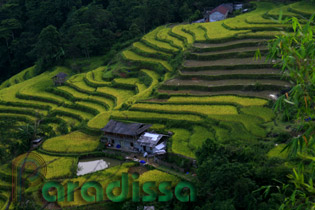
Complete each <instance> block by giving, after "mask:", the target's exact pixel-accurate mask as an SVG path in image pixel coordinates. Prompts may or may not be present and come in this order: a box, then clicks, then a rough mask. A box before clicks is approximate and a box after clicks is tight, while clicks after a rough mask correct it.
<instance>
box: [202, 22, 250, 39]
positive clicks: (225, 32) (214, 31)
mask: <svg viewBox="0 0 315 210" xmlns="http://www.w3.org/2000/svg"><path fill="white" fill-rule="evenodd" d="M200 26H202V27H204V28H205V29H206V31H207V36H208V38H209V39H210V40H216V39H224V38H231V37H234V36H235V35H237V34H241V33H248V32H250V30H238V31H232V30H229V29H227V28H225V27H223V26H222V22H221V21H218V22H209V23H204V24H200Z"/></svg>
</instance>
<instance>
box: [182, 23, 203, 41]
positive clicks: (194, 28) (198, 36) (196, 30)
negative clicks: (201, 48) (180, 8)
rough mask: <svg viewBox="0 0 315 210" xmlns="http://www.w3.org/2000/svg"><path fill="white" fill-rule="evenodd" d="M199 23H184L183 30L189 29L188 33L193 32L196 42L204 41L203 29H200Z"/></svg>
mask: <svg viewBox="0 0 315 210" xmlns="http://www.w3.org/2000/svg"><path fill="white" fill-rule="evenodd" d="M199 26H200V24H198V23H193V24H190V25H184V26H183V30H186V31H189V32H190V33H192V34H194V39H195V41H197V42H203V41H206V36H205V31H204V30H203V29H201V28H200V27H199Z"/></svg>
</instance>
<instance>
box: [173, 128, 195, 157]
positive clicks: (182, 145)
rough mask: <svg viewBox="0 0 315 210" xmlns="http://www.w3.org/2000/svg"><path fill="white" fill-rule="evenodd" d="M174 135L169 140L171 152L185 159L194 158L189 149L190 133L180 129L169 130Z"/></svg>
mask: <svg viewBox="0 0 315 210" xmlns="http://www.w3.org/2000/svg"><path fill="white" fill-rule="evenodd" d="M170 130H171V131H172V132H173V133H174V135H173V136H172V138H171V141H172V152H174V153H176V154H180V155H184V156H187V157H191V158H195V157H196V156H195V154H194V152H193V151H192V150H191V148H189V138H190V135H191V134H190V132H189V131H188V130H185V129H182V128H173V129H170Z"/></svg>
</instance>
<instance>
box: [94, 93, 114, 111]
mask: <svg viewBox="0 0 315 210" xmlns="http://www.w3.org/2000/svg"><path fill="white" fill-rule="evenodd" d="M89 99H92V100H97V101H100V102H103V103H105V104H107V105H108V106H109V107H110V108H113V107H114V106H115V102H114V101H113V99H110V98H106V97H104V96H89Z"/></svg>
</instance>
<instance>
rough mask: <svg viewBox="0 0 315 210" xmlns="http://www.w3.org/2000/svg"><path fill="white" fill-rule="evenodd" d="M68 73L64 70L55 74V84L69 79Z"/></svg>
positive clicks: (61, 83) (60, 83)
mask: <svg viewBox="0 0 315 210" xmlns="http://www.w3.org/2000/svg"><path fill="white" fill-rule="evenodd" d="M67 77H68V74H66V73H64V72H60V73H58V74H57V75H56V76H54V77H53V78H52V79H53V81H54V83H55V86H57V85H63V84H64V83H65V82H66V81H67Z"/></svg>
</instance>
